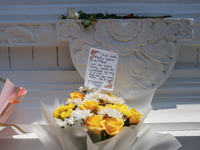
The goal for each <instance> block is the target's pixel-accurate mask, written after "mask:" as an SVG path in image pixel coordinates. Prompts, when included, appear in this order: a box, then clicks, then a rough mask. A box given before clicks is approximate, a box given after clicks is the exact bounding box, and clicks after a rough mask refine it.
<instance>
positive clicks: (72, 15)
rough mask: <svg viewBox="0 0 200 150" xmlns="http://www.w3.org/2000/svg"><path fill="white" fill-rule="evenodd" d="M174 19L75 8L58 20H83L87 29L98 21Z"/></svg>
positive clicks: (166, 16)
mask: <svg viewBox="0 0 200 150" xmlns="http://www.w3.org/2000/svg"><path fill="white" fill-rule="evenodd" d="M168 17H172V16H171V15H164V16H138V15H134V14H129V15H125V16H119V15H116V14H108V13H107V12H106V14H105V15H104V14H102V13H97V14H86V13H84V12H83V11H76V9H75V8H71V7H70V8H67V15H61V16H59V17H58V18H59V19H82V21H81V22H82V25H83V26H84V27H85V28H87V27H88V26H89V25H90V24H91V23H92V22H97V19H147V18H152V19H163V18H168Z"/></svg>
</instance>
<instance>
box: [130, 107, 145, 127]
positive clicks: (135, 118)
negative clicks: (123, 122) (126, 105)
mask: <svg viewBox="0 0 200 150" xmlns="http://www.w3.org/2000/svg"><path fill="white" fill-rule="evenodd" d="M130 113H131V115H130V116H129V123H131V124H138V123H139V121H140V119H141V117H142V114H140V113H139V112H138V111H137V110H135V109H134V108H132V109H131V110H130Z"/></svg>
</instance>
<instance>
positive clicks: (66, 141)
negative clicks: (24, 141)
mask: <svg viewBox="0 0 200 150" xmlns="http://www.w3.org/2000/svg"><path fill="white" fill-rule="evenodd" d="M150 110H151V106H150V105H149V106H148V107H146V109H145V111H144V112H143V114H140V113H139V112H138V111H137V110H135V109H134V108H130V107H129V106H127V105H125V104H124V100H123V99H122V98H118V97H114V96H113V95H112V94H111V93H109V94H108V93H102V91H99V90H93V89H85V88H82V87H81V88H80V91H79V92H74V93H72V94H71V98H70V99H67V101H66V104H65V105H62V106H61V107H57V109H56V110H55V111H54V112H53V113H51V112H50V111H49V110H48V108H47V107H46V106H43V107H42V116H43V118H44V120H45V122H46V123H47V124H48V125H41V126H38V127H35V128H34V129H33V130H34V132H35V133H36V134H37V136H38V137H39V139H40V140H41V142H42V143H43V144H44V146H45V147H46V148H47V149H49V150H51V149H52V150H55V149H58V150H59V149H60V150H62V149H63V150H67V149H73V150H75V149H77V150H121V149H126V150H133V149H134V150H147V149H153V150H160V149H162V150H165V149H166V150H167V149H172V150H175V149H178V148H179V147H180V146H181V145H180V143H179V142H178V141H177V140H176V139H175V138H174V137H173V136H171V135H169V134H166V135H162V134H159V133H157V132H156V131H154V130H152V129H151V128H150V127H149V126H147V127H144V126H141V125H142V123H143V121H144V119H145V118H146V116H147V114H148V113H149V111H150ZM158 139H159V141H158Z"/></svg>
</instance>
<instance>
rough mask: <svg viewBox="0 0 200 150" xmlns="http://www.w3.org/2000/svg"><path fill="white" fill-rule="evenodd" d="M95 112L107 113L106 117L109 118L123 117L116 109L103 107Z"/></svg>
mask: <svg viewBox="0 0 200 150" xmlns="http://www.w3.org/2000/svg"><path fill="white" fill-rule="evenodd" d="M97 113H98V114H99V115H102V116H105V115H108V117H111V118H120V119H123V114H122V113H121V112H120V111H119V110H117V109H110V108H105V109H100V111H98V112H97Z"/></svg>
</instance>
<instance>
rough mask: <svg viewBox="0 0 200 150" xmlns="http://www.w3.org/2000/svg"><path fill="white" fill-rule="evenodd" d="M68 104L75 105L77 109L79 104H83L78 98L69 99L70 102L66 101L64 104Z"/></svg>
mask: <svg viewBox="0 0 200 150" xmlns="http://www.w3.org/2000/svg"><path fill="white" fill-rule="evenodd" d="M69 103H72V104H75V105H76V106H78V107H79V106H80V105H81V104H83V102H82V99H80V98H76V99H70V100H68V101H66V104H69Z"/></svg>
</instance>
